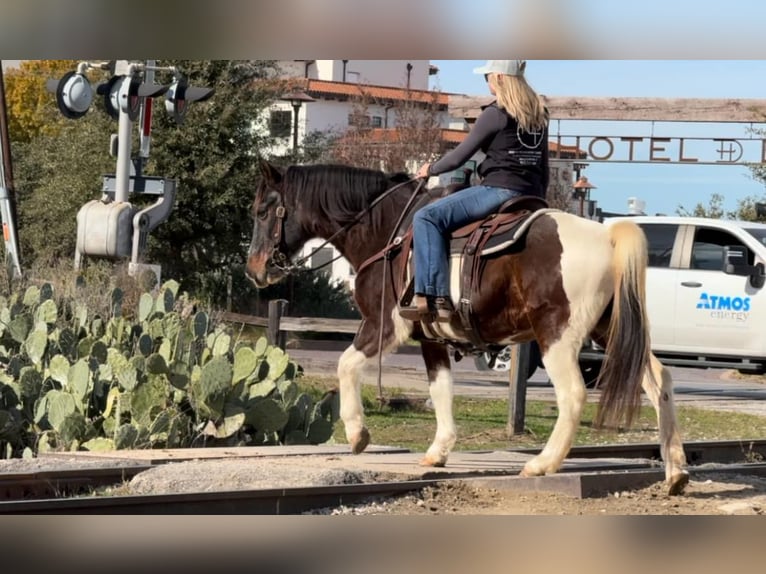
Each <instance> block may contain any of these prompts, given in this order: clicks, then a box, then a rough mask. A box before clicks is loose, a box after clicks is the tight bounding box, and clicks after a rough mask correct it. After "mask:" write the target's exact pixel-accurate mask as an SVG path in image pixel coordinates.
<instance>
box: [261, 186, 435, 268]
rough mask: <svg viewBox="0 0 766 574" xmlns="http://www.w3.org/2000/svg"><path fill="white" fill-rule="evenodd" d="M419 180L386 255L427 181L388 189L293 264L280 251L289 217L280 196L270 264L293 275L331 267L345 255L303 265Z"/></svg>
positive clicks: (272, 235) (376, 257) (395, 229)
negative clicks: (388, 198)
mask: <svg viewBox="0 0 766 574" xmlns="http://www.w3.org/2000/svg"><path fill="white" fill-rule="evenodd" d="M418 179H420V183H419V184H418V186H417V187H416V188H415V191H414V192H413V194H412V197H410V200H409V202H408V203H407V206H406V207H405V209H404V210H403V212H402V214H401V216H400V217H399V222H398V223H397V224H396V225H395V226H394V228H393V232H392V233H393V234H392V236H391V238H389V241H388V243H387V247H386V248H385V249H384V250H383V251H382V252H381V253H385V251H386V250H387V249H388V248H389V246H390V244H391V241H392V240H393V235H395V234H396V231H397V229H398V228H399V225H401V222H402V220H403V219H404V216H405V214H406V213H407V211H409V209H410V206H411V205H412V202H413V201H414V199H415V197H416V196H417V195H418V193H419V192H420V190H421V188H422V187H423V183H424V182H425V181H426V180H425V179H423V178H412V179H409V180H407V181H404V182H402V183H398V184H396V185H394V186H393V187H390V188H388V189H387V190H386V191H384V192H383V193H382V194H380V195H379V196H378V197H376V198H375V200H374V201H373V202H372V203H370V205H368V206H367V207H366V208H365V209H364V210H362V211H361V212H359V213H358V214H357V215H356V216H355V217H354V219H352V220H351V221H349V222H348V223H346V224H345V225H344V226H343V227H341V228H340V229H338V231H336V232H335V233H333V234H332V235H331V236H330V237H328V238H327V239H326V240H325V241H323V242H322V243H321V244H320V245H319V246H318V247H315V248H314V249H312V251H311V252H310V253H309V254H308V255H305V256H304V257H301V258H299V259H297V260H295V261H293V262H291V261H290V258H289V257H288V256H287V255H286V254H285V253H284V252H283V251H282V250H281V249H280V246H281V245H282V236H283V235H284V227H285V217H286V215H287V210H286V209H285V206H284V205H283V204H282V203H281V198H282V196H281V194H280V204H279V205H277V207H276V210H275V212H274V215H275V217H276V220H275V222H274V230H273V231H272V233H271V237H272V239H273V240H274V249H272V251H271V257H270V264H271V265H272V266H274V267H276V268H277V269H279V270H280V271H282V272H283V273H293V272H294V271H296V270H298V269H308V270H309V271H317V270H318V269H322V268H323V267H326V266H327V265H330V264H331V263H332V262H333V261H336V260H338V259H340V258H341V257H342V256H343V255H342V254H338V255H337V256H336V257H333V258H332V259H330V260H329V261H326V262H324V263H322V264H321V265H317V266H316V267H303V264H304V263H305V262H306V261H308V260H310V259H311V258H312V257H313V256H314V255H315V254H316V253H318V252H319V251H321V250H322V248H324V247H325V246H326V245H328V244H329V243H332V241H333V239H335V238H336V237H338V236H339V235H341V234H343V233H345V232H346V231H348V230H349V229H351V227H353V226H354V225H356V224H357V223H358V222H359V220H361V219H362V217H364V216H365V215H367V214H368V213H369V212H370V211H372V209H373V208H374V207H375V206H376V205H378V204H379V203H380V202H381V201H383V200H384V199H385V198H386V197H388V196H389V195H391V193H393V192H394V191H396V190H397V189H399V188H401V187H404V186H405V185H409V184H410V183H412V182H414V181H417V180H418ZM379 257H380V255H378V256H375V259H378V258H379ZM368 263H369V260H368V261H365V262H364V264H363V265H362V267H366V266H367V264H368ZM357 272H358V270H357Z"/></svg>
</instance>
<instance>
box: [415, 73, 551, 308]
mask: <svg viewBox="0 0 766 574" xmlns="http://www.w3.org/2000/svg"><path fill="white" fill-rule="evenodd" d="M525 67H526V61H524V60H489V61H488V62H487V63H486V64H485V65H484V66H482V67H480V68H476V69H474V73H477V74H484V78H485V79H486V81H487V83H488V85H489V91H490V93H491V94H492V95H493V96H495V97H496V100H495V101H494V102H492V103H491V104H489V105H488V106H485V107H484V108H483V109H482V113H481V114H480V115H479V117H478V119H477V120H476V124H475V125H474V127H473V128H472V129H471V132H470V133H469V134H468V137H466V139H465V140H464V141H463V142H462V143H460V145H458V146H457V147H456V148H455V149H454V150H452V151H451V152H449V153H448V154H446V155H445V156H444V157H442V158H441V159H440V160H438V161H436V162H434V163H426V164H425V165H423V166H422V167H421V168H420V170H419V171H418V173H417V177H430V176H434V175H439V174H441V173H445V172H449V171H453V170H455V169H457V168H458V167H460V166H461V165H463V164H464V163H465V162H466V161H467V160H468V159H470V158H471V157H472V156H473V155H474V153H476V152H477V151H479V150H481V151H482V152H484V154H486V158H485V159H484V161H482V162H481V164H480V165H479V168H478V174H479V176H480V177H481V178H482V179H481V184H480V185H475V186H472V187H468V188H466V189H463V190H460V191H458V192H456V193H454V194H452V195H448V196H447V197H443V198H441V199H439V200H437V201H435V202H433V203H430V204H428V205H427V206H425V207H423V208H422V209H420V210H418V212H417V213H416V214H415V217H414V221H413V249H414V254H413V257H414V264H415V286H414V287H415V288H414V292H415V297H414V298H413V300H412V303H411V305H409V306H407V307H402V308H400V314H401V316H402V317H404V318H405V319H410V320H413V321H417V320H432V319H435V320H436V321H439V322H449V321H450V319H451V318H452V313H453V312H454V307H453V305H452V300H451V297H450V287H449V285H450V282H449V264H448V246H447V232H450V231H454V230H455V229H458V228H460V227H462V226H463V225H466V224H468V223H471V222H472V221H477V220H479V219H483V218H484V217H486V216H488V215H490V214H491V213H493V212H495V211H497V209H498V208H499V207H500V206H501V205H502V204H503V203H505V202H506V201H508V200H509V199H511V198H513V197H516V196H519V195H536V196H539V197H543V198H544V197H545V191H546V189H547V187H548V111H547V110H546V108H545V106H544V104H543V102H542V100H541V99H540V97H539V96H538V95H537V93H536V92H535V91H534V90H533V89H532V87H531V86H530V85H529V84H528V83H527V82H526V80H525V79H524V69H525Z"/></svg>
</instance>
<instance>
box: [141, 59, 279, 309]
mask: <svg viewBox="0 0 766 574" xmlns="http://www.w3.org/2000/svg"><path fill="white" fill-rule="evenodd" d="M158 64H159V65H163V66H167V65H171V66H176V67H177V68H179V69H180V70H182V71H183V72H184V73H185V74H186V75H187V77H188V78H189V83H190V84H191V85H198V86H212V87H215V90H216V91H215V94H214V95H213V97H212V98H211V99H210V100H208V101H206V102H204V103H197V104H191V106H190V109H189V112H188V115H187V116H186V119H185V121H184V123H183V125H181V126H176V125H175V123H174V121H173V120H172V119H171V118H169V117H168V115H167V114H164V113H158V114H156V115H155V120H154V128H153V130H152V152H151V156H150V160H149V162H148V165H147V174H154V175H158V176H163V177H170V178H173V179H176V180H178V193H177V199H176V205H175V207H174V209H173V213H172V215H171V217H170V218H169V219H168V221H166V222H164V223H163V224H162V225H160V226H159V227H158V228H157V229H156V230H155V231H153V232H152V233H151V234H150V236H149V242H148V252H147V261H151V262H156V263H160V264H161V265H162V266H163V273H164V274H166V275H168V276H171V277H175V278H183V288H184V289H186V290H188V291H189V292H193V293H195V294H197V295H198V296H200V297H202V296H208V297H209V298H210V299H211V300H214V301H218V302H220V301H222V300H223V299H224V297H225V292H226V284H227V280H228V275H229V273H231V270H232V269H234V268H237V267H242V265H243V264H244V260H245V256H246V249H247V244H248V241H249V237H250V233H251V232H252V222H251V219H250V207H251V205H252V201H253V197H254V193H255V189H256V183H257V181H258V178H259V177H260V173H259V171H258V167H257V157H258V150H259V149H262V148H264V146H265V145H266V144H267V143H268V139H267V136H265V135H263V134H262V133H261V132H259V131H258V130H254V129H253V123H254V121H255V120H256V119H257V118H258V117H259V116H260V115H261V114H262V113H263V112H264V110H265V109H266V108H267V106H268V105H269V104H270V103H271V102H272V101H274V100H275V99H276V98H277V96H278V94H279V93H280V92H279V91H280V85H279V83H277V82H274V81H271V78H272V77H273V76H274V71H275V68H274V63H273V62H271V61H266V60H212V61H191V60H168V61H160V62H158ZM157 81H158V82H160V81H162V78H160V77H158V79H157Z"/></svg>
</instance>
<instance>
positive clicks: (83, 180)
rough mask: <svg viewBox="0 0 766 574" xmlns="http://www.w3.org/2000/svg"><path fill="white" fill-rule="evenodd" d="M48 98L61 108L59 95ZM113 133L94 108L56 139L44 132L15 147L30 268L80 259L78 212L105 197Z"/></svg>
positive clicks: (21, 237) (21, 239)
mask: <svg viewBox="0 0 766 574" xmlns="http://www.w3.org/2000/svg"><path fill="white" fill-rule="evenodd" d="M48 96H49V98H50V99H49V102H48V105H49V106H51V107H54V108H55V105H56V104H55V102H54V100H53V96H51V95H50V94H48ZM56 113H58V111H57V112H56ZM113 129H114V125H113V122H112V121H111V120H110V119H109V118H108V117H107V116H106V115H105V114H103V113H102V112H100V111H98V110H95V109H91V110H90V111H89V112H88V113H87V114H86V116H84V117H83V118H81V119H79V120H76V121H73V120H67V121H66V122H63V123H61V125H60V129H59V131H58V133H57V134H56V135H51V134H49V133H47V132H46V131H45V130H42V131H40V132H39V133H37V134H36V135H35V136H33V138H32V139H31V140H30V141H28V142H16V143H14V177H15V180H16V181H15V185H16V199H17V204H18V213H19V229H20V230H21V232H20V233H19V242H20V244H21V245H20V250H21V252H22V253H23V254H24V261H25V266H31V265H34V263H35V262H36V261H37V262H52V261H55V260H57V259H60V258H71V260H72V261H74V252H75V244H76V240H77V212H78V211H79V209H80V207H82V205H84V204H85V203H86V202H88V201H90V200H93V199H98V198H99V197H101V176H102V175H103V174H105V173H114V159H112V158H110V157H109V153H108V152H109V136H110V133H111V131H112V130H113Z"/></svg>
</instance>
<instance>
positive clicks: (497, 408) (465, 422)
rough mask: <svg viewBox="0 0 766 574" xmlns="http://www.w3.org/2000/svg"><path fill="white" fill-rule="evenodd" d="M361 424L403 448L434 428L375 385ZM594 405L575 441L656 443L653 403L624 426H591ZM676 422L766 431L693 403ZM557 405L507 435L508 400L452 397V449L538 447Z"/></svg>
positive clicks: (735, 435)
mask: <svg viewBox="0 0 766 574" xmlns="http://www.w3.org/2000/svg"><path fill="white" fill-rule="evenodd" d="M301 383H302V385H305V386H307V387H314V388H317V389H327V388H331V387H333V386H335V384H336V381H335V380H334V379H329V378H322V377H303V378H302V380H301ZM406 394H407V393H403V392H402V391H401V390H400V389H387V390H386V397H387V398H391V397H394V396H397V395H406ZM362 400H363V403H364V405H365V415H366V424H367V427H368V429H369V430H370V434H371V435H372V442H373V444H378V445H387V446H397V447H404V448H408V449H410V450H412V451H415V452H424V451H425V450H426V449H427V448H428V445H429V444H430V442H431V440H432V439H433V435H434V432H435V431H436V420H435V417H434V413H433V411H431V410H428V409H426V408H424V406H423V405H422V403H419V402H417V401H411V403H412V406H411V407H409V408H392V407H391V406H385V405H384V406H381V405H380V403H379V401H378V400H377V388H376V387H374V386H372V385H364V386H363V387H362ZM596 407H597V405H596V404H593V403H588V404H586V405H585V408H584V412H583V416H582V419H581V422H580V425H579V427H578V429H577V434H576V437H575V445H599V444H618V443H656V442H657V441H658V440H659V432H658V427H657V418H656V415H655V412H654V409H653V408H652V407H642V408H641V411H640V413H639V416H638V418H637V420H636V421H635V422H634V423H633V425H632V426H631V427H630V428H629V429H619V430H609V429H595V428H593V425H592V421H593V419H594V417H595V414H596ZM676 411H677V413H676V415H677V419H678V424H679V427H680V430H681V434H682V438H683V440H684V441H696V440H736V439H753V438H759V437H763V436H766V417H760V416H756V415H749V414H741V413H731V412H723V411H712V410H707V409H699V408H694V407H677V409H676ZM557 412H558V410H557V408H556V405H555V403H553V402H545V401H527V403H526V417H525V432H524V434H520V435H515V436H513V437H510V438H508V437H507V434H506V426H507V421H508V404H507V402H506V401H505V400H501V399H479V398H471V397H464V396H456V397H455V401H454V417H455V423H456V425H457V432H458V439H457V444H456V445H455V450H489V449H500V448H514V447H541V446H543V445H544V444H545V442H546V440H547V439H548V437H549V436H550V433H551V430H552V429H553V424H554V423H555V422H556V416H557ZM333 440H334V442H335V443H336V444H345V443H346V438H345V434H344V429H343V424H342V423H341V422H338V423H337V424H336V428H335V432H334V434H333Z"/></svg>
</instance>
